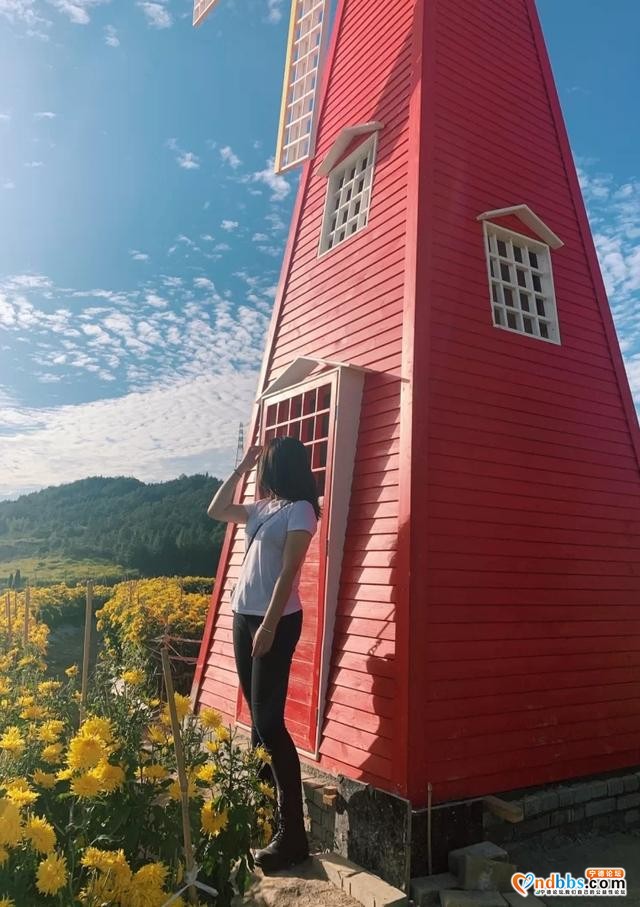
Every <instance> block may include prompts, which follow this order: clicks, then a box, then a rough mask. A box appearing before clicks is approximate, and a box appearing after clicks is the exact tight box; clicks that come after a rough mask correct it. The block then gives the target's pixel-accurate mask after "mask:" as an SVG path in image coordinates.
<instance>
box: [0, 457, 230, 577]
mask: <svg viewBox="0 0 640 907" xmlns="http://www.w3.org/2000/svg"><path fill="white" fill-rule="evenodd" d="M219 486H220V481H219V480H218V479H215V478H213V477H211V476H209V475H195V476H180V478H179V479H174V480H173V481H170V482H158V483H155V484H146V483H145V482H140V481H138V479H132V478H113V479H110V478H99V477H94V478H89V479H82V480H80V481H78V482H72V483H71V484H68V485H59V486H56V487H52V488H45V489H43V490H42V491H37V492H34V493H32V494H27V495H23V496H22V497H20V498H18V499H17V500H16V501H0V586H2V585H4V584H5V583H6V581H7V579H8V577H9V576H10V574H12V573H15V571H16V570H17V569H19V570H20V574H21V577H22V580H25V579H27V578H28V579H30V580H31V581H32V582H33V581H35V580H38V581H42V580H64V579H67V580H75V579H84V578H87V577H95V578H98V577H112V578H114V579H115V578H118V577H121V576H122V575H123V574H129V575H140V576H161V575H162V576H166V575H169V576H171V575H178V576H213V575H214V573H215V569H216V566H217V563H218V558H219V556H220V549H221V547H222V540H223V537H224V529H225V527H224V525H223V524H221V523H216V522H212V521H211V520H210V519H209V518H208V517H207V515H206V509H207V505H208V503H209V501H210V500H211V498H212V497H213V495H214V493H215V491H216V489H217V488H218V487H219Z"/></svg>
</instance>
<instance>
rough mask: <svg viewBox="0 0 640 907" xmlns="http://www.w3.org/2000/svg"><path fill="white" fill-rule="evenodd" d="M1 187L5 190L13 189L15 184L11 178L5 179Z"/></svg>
mask: <svg viewBox="0 0 640 907" xmlns="http://www.w3.org/2000/svg"><path fill="white" fill-rule="evenodd" d="M2 188H3V189H7V190H9V189H15V188H16V184H15V183H14V182H13V180H5V181H4V183H3V184H2Z"/></svg>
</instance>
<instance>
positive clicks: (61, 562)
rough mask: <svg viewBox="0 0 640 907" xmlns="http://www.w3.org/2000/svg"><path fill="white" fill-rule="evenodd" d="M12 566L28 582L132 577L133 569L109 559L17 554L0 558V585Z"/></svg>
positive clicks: (70, 583) (104, 579)
mask: <svg viewBox="0 0 640 907" xmlns="http://www.w3.org/2000/svg"><path fill="white" fill-rule="evenodd" d="M16 570H19V571H20V576H21V578H22V581H23V582H26V581H27V580H28V581H29V582H30V583H31V584H32V585H36V584H38V585H48V584H50V583H51V584H53V583H68V584H69V585H74V584H75V583H78V582H80V583H81V582H84V581H85V580H88V579H92V580H94V581H95V582H105V581H108V582H113V581H117V580H119V579H125V578H128V577H131V578H133V577H135V576H136V574H135V572H132V571H130V570H125V568H124V567H122V566H121V565H120V564H114V563H111V562H109V561H98V560H90V559H87V560H82V561H75V560H70V559H69V558H64V557H58V556H56V555H47V556H45V557H19V558H12V559H11V560H0V585H2V583H3V581H6V580H7V579H8V578H9V576H10V575H11V574H12V573H13V574H15V572H16Z"/></svg>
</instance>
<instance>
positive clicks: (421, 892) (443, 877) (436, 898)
mask: <svg viewBox="0 0 640 907" xmlns="http://www.w3.org/2000/svg"><path fill="white" fill-rule="evenodd" d="M458 887H459V886H458V880H457V878H456V877H455V876H454V875H452V874H451V873H450V872H441V873H439V874H438V875H431V876H422V877H421V878H419V879H411V891H410V893H411V899H412V901H413V902H414V904H415V907H440V892H441V891H450V890H451V889H453V888H458Z"/></svg>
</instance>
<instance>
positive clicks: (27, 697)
mask: <svg viewBox="0 0 640 907" xmlns="http://www.w3.org/2000/svg"><path fill="white" fill-rule="evenodd" d="M35 701H36V700H35V697H34V696H32V695H31V693H23V694H22V695H21V696H18V700H17V704H18V705H19V706H20V708H21V709H26V708H27V707H28V706H30V705H33V704H34V703H35Z"/></svg>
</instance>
